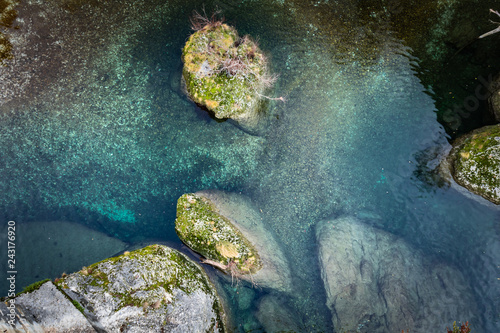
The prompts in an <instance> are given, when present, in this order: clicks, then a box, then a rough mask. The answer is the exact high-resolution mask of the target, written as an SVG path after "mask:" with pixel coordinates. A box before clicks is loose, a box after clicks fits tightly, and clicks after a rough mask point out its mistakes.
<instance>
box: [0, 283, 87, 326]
mask: <svg viewBox="0 0 500 333" xmlns="http://www.w3.org/2000/svg"><path fill="white" fill-rule="evenodd" d="M35 289H36V288H35ZM11 304H14V307H13V308H15V309H16V310H15V315H16V317H10V316H9V315H10V314H13V313H12V312H11V311H10V309H9V308H10V307H11ZM6 305H7V306H6ZM0 313H1V314H2V315H0V332H51V333H91V332H93V333H95V332H96V330H95V329H94V328H93V327H92V326H91V325H90V323H89V322H88V321H87V319H86V318H85V316H84V315H83V314H82V313H81V312H80V311H78V309H77V308H76V307H75V306H74V305H73V304H72V303H71V301H70V300H69V299H68V298H67V297H66V296H65V295H64V294H63V293H62V292H60V291H59V290H58V289H57V288H56V287H55V286H54V284H52V282H50V281H47V282H45V283H43V284H41V286H39V287H38V289H36V290H33V291H31V292H28V293H22V294H21V295H19V296H17V297H16V298H15V299H13V300H12V301H7V302H5V303H3V302H1V303H0ZM10 320H12V322H10ZM14 322H15V324H14V325H11V324H12V323H14Z"/></svg>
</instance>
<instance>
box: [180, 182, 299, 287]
mask: <svg viewBox="0 0 500 333" xmlns="http://www.w3.org/2000/svg"><path fill="white" fill-rule="evenodd" d="M175 230H176V232H177V235H179V238H180V239H181V240H182V241H183V242H184V243H185V244H186V245H187V246H189V247H190V248H191V249H192V250H193V251H195V252H198V253H200V254H201V255H202V256H204V257H205V258H206V259H207V260H206V262H207V263H209V264H212V265H213V266H216V267H218V268H220V269H221V270H223V271H224V272H226V273H228V274H229V275H231V276H232V277H233V278H238V279H243V280H246V281H248V282H250V283H255V284H257V285H258V286H260V287H266V288H272V289H276V290H279V291H290V290H291V277H290V270H289V266H288V262H287V260H286V259H285V256H284V255H283V252H282V251H281V249H280V247H279V245H278V244H277V243H276V241H275V240H274V238H273V236H272V234H271V233H270V232H269V231H268V230H266V229H265V227H264V225H263V223H262V218H261V217H260V214H259V213H258V211H257V209H255V207H254V206H253V205H252V204H251V202H250V201H249V200H248V199H247V198H245V197H244V196H242V195H238V194H233V193H225V192H221V191H201V192H196V193H194V194H193V193H189V194H184V195H183V196H182V197H180V198H179V200H178V202H177V219H176V221H175Z"/></svg>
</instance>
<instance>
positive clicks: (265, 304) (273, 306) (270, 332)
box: [255, 295, 304, 333]
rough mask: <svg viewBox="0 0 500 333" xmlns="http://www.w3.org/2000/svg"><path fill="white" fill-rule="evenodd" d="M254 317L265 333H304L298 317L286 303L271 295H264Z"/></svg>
mask: <svg viewBox="0 0 500 333" xmlns="http://www.w3.org/2000/svg"><path fill="white" fill-rule="evenodd" d="M255 316H256V317H257V319H258V320H259V322H260V323H261V324H262V326H263V329H264V332H267V333H278V332H283V333H284V332H286V333H298V332H303V331H304V329H301V324H300V322H299V319H298V318H300V316H299V315H298V314H297V313H295V312H294V311H293V310H292V308H291V307H289V306H288V305H287V304H286V302H284V301H283V300H282V299H280V298H278V297H276V296H273V295H266V296H264V297H263V298H262V299H261V301H260V303H259V310H258V311H257V313H256V314H255Z"/></svg>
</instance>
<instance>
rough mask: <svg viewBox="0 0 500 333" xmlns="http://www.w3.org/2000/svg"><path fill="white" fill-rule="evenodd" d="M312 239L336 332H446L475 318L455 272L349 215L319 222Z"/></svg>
mask: <svg viewBox="0 0 500 333" xmlns="http://www.w3.org/2000/svg"><path fill="white" fill-rule="evenodd" d="M316 237H317V241H318V246H319V262H320V267H321V274H322V278H323V281H324V285H325V291H326V296H327V306H328V308H329V309H330V310H331V312H332V320H333V325H334V327H335V329H337V330H338V329H341V328H342V329H344V330H351V331H356V332H370V333H378V332H380V333H382V332H401V331H402V330H405V331H407V330H409V331H410V332H414V333H418V332H422V333H423V332H446V325H450V323H453V322H454V321H456V320H469V321H474V319H475V315H474V314H475V313H477V312H476V311H475V301H474V298H473V296H472V294H471V291H470V290H469V288H468V284H467V283H466V281H464V279H463V276H462V274H461V272H460V271H458V270H457V269H456V268H454V267H452V266H449V265H447V264H445V263H443V262H431V261H429V260H426V258H424V257H422V255H421V254H420V253H419V252H418V251H416V250H415V249H413V248H412V247H411V246H409V245H408V244H407V243H406V242H404V241H403V240H402V239H399V238H398V237H396V236H394V235H392V234H389V233H387V232H385V231H382V230H379V229H376V228H374V227H371V226H369V225H367V224H364V223H362V222H360V221H359V220H357V219H356V218H353V217H342V218H338V219H332V220H324V221H321V222H320V223H319V224H318V225H317V229H316Z"/></svg>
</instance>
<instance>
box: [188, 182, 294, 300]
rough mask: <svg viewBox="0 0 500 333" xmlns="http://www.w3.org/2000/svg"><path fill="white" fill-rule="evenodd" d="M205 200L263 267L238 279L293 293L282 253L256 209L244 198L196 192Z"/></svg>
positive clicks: (287, 266)
mask: <svg viewBox="0 0 500 333" xmlns="http://www.w3.org/2000/svg"><path fill="white" fill-rule="evenodd" d="M195 194H196V195H199V196H202V197H205V198H208V199H209V200H210V201H211V202H212V203H213V204H214V205H215V206H216V207H217V209H218V210H219V214H221V215H222V216H225V217H226V218H228V219H229V220H230V222H231V224H233V225H234V226H235V227H236V228H237V229H238V230H239V231H240V232H241V233H242V234H243V236H245V238H246V239H248V241H250V243H252V245H253V246H255V248H256V249H257V251H258V253H259V256H260V259H261V261H262V264H263V267H262V269H260V270H259V271H258V272H256V273H255V274H252V275H241V279H244V280H247V281H248V282H250V283H255V284H257V286H259V287H264V288H271V289H275V290H279V291H284V292H290V291H291V289H292V283H291V276H290V268H289V265H288V261H287V260H286V258H285V256H284V254H283V251H282V250H281V248H280V246H279V245H278V243H277V242H276V240H275V239H274V237H273V235H272V234H271V232H269V231H268V230H266V228H265V227H264V224H263V223H262V217H261V216H260V214H259V212H258V210H257V209H256V208H255V206H254V205H253V204H252V203H251V202H250V200H248V198H246V197H245V196H243V195H238V194H236V193H227V192H222V191H216V190H210V191H200V192H196V193H195Z"/></svg>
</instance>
